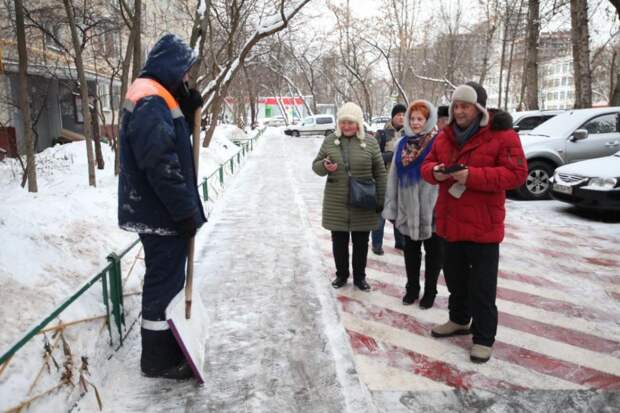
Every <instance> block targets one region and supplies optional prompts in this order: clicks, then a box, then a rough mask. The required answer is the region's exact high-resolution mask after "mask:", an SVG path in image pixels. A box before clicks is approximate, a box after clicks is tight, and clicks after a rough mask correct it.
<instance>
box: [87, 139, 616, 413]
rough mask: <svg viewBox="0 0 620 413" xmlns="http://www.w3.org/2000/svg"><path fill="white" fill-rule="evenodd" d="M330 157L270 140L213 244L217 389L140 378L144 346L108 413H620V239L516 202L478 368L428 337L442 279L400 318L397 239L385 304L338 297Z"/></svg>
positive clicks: (204, 249)
mask: <svg viewBox="0 0 620 413" xmlns="http://www.w3.org/2000/svg"><path fill="white" fill-rule="evenodd" d="M320 143H321V140H320V139H318V138H289V137H285V136H284V135H278V134H274V133H272V134H266V136H265V137H264V139H263V141H262V142H261V143H260V145H259V148H258V149H257V151H256V152H255V153H253V154H252V155H251V157H250V158H249V160H248V161H247V163H246V164H245V165H244V166H243V169H242V170H241V171H240V173H239V176H237V177H236V178H235V180H234V181H233V182H232V183H231V184H230V186H229V187H228V188H227V190H226V193H225V195H224V198H223V199H222V200H221V201H220V202H219V203H218V205H217V207H216V209H215V211H214V214H213V215H212V216H211V218H210V222H209V225H208V227H207V228H206V229H205V230H203V231H201V235H200V239H199V245H200V254H199V257H198V262H197V272H198V273H199V274H201V275H202V276H201V277H200V278H199V279H198V290H199V291H200V294H201V296H202V299H203V301H204V303H205V305H206V307H207V312H208V314H207V315H208V318H209V323H210V325H211V329H210V337H209V338H208V343H209V344H208V350H207V351H208V353H207V357H206V358H207V366H206V370H207V377H208V381H207V383H206V384H205V385H204V386H203V387H196V386H195V385H193V384H178V383H170V382H165V381H158V380H148V379H145V378H142V377H141V376H140V374H139V373H138V363H137V360H138V355H139V343H138V339H137V334H133V335H132V339H131V340H130V342H129V344H128V345H127V346H125V348H123V349H122V350H121V351H120V352H119V353H118V355H117V356H116V357H114V358H113V359H112V360H111V368H110V370H109V373H108V374H107V376H106V377H105V378H104V379H102V381H103V383H104V384H103V385H102V393H103V397H104V400H105V399H108V400H109V398H110V396H111V395H113V399H114V401H113V402H112V403H110V404H108V405H107V409H108V410H109V411H142V410H147V411H171V410H174V411H212V412H224V411H226V412H228V411H230V412H233V411H234V412H276V411H277V412H342V411H351V412H363V411H385V412H397V411H426V412H429V411H437V412H444V411H460V410H463V409H467V410H470V411H471V410H484V411H497V412H504V411H588V410H590V411H610V412H611V411H617V410H614V409H617V408H618V406H620V393H619V389H620V324H619V323H618V320H619V319H620V317H619V316H620V304H619V302H620V258H618V254H617V250H618V243H619V242H620V236H610V235H607V236H598V235H594V234H596V229H592V228H591V227H590V226H589V225H587V224H583V223H579V222H577V221H576V223H575V224H571V225H566V223H562V224H554V223H553V222H550V221H548V220H546V218H545V217H541V216H539V215H537V214H536V210H535V209H532V208H533V207H531V206H530V205H533V204H528V205H527V206H523V205H525V204H522V203H521V204H520V203H518V202H514V201H511V202H510V205H509V214H508V220H507V234H508V235H507V238H506V241H505V242H504V243H503V244H502V248H501V263H500V271H501V274H500V280H499V285H498V308H499V311H500V315H499V320H500V327H499V330H498V336H497V343H496V345H495V353H494V357H493V358H492V360H491V361H490V362H489V363H487V364H484V365H475V364H472V363H471V362H470V361H469V357H468V351H469V346H470V341H469V340H470V339H469V338H468V337H459V338H454V339H444V340H436V339H433V338H431V337H430V328H431V326H432V325H433V324H435V323H438V322H443V321H444V320H445V319H446V318H447V308H446V307H447V290H446V288H445V285H444V282H443V276H442V277H440V286H439V296H438V299H437V301H436V305H435V307H434V308H432V309H430V310H422V309H420V308H419V307H417V306H403V305H402V304H401V296H402V294H403V288H404V284H405V280H406V277H405V272H404V261H403V257H402V255H401V254H400V252H399V251H397V250H394V249H393V248H390V245H393V236H392V233H391V230H390V228H389V225H387V226H386V241H385V242H386V252H387V253H386V255H384V256H382V257H378V256H375V255H373V254H372V253H371V254H370V256H369V259H368V278H369V282H370V284H371V286H372V287H373V290H372V292H370V293H363V292H360V291H358V290H356V289H354V288H353V287H351V286H347V287H345V288H343V289H341V290H338V291H334V290H332V289H331V287H330V286H329V282H330V279H331V278H332V277H333V272H334V269H333V262H332V258H331V252H330V251H331V250H330V241H329V233H328V232H327V231H326V230H324V229H322V228H321V227H320V214H321V197H322V190H323V185H324V181H323V179H321V178H319V177H317V176H316V175H314V174H313V173H312V171H311V170H310V162H311V160H312V159H313V157H314V156H315V154H316V152H317V151H318V147H319V145H320ZM541 205H542V204H541ZM523 208H527V209H523ZM513 210H516V211H520V212H518V213H513V212H511V211H513ZM530 212H531V213H530ZM606 233H609V232H606ZM87 402H88V400H84V402H83V403H82V406H84V405H85V404H86V403H87ZM84 409H85V410H87V409H86V408H84Z"/></svg>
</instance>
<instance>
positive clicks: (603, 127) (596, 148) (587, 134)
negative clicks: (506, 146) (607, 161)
mask: <svg viewBox="0 0 620 413" xmlns="http://www.w3.org/2000/svg"><path fill="white" fill-rule="evenodd" d="M619 115H620V107H607V108H595V109H575V110H569V111H566V112H564V113H561V114H559V115H557V116H555V117H553V118H552V119H549V120H548V121H546V122H545V123H543V124H541V125H540V126H538V127H537V128H534V129H532V130H531V131H527V132H522V133H520V134H519V136H520V137H521V143H522V144H523V150H524V151H525V157H526V158H527V161H528V169H529V174H528V177H527V181H526V183H525V185H523V186H522V187H521V188H519V189H518V190H517V193H518V194H519V195H520V196H521V197H523V198H525V199H543V198H548V197H549V190H550V189H551V181H550V179H551V177H552V176H553V172H554V170H555V168H557V167H558V166H561V165H564V164H568V163H572V162H577V161H582V160H584V159H592V158H598V157H602V156H609V155H612V154H614V153H615V152H617V151H618V150H619V149H620V116H619Z"/></svg>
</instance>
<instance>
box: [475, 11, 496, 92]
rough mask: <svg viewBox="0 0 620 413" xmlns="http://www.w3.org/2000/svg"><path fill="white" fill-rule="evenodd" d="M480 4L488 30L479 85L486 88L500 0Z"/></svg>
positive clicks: (485, 32) (485, 33)
mask: <svg viewBox="0 0 620 413" xmlns="http://www.w3.org/2000/svg"><path fill="white" fill-rule="evenodd" d="M480 4H481V6H483V7H484V14H485V20H486V21H485V26H486V30H485V31H484V52H483V53H484V54H483V57H482V70H481V72H480V78H479V79H478V83H480V84H481V85H482V86H484V82H485V81H486V77H487V73H488V70H489V60H490V54H491V50H492V46H493V40H494V38H495V32H496V31H497V19H498V15H499V0H480Z"/></svg>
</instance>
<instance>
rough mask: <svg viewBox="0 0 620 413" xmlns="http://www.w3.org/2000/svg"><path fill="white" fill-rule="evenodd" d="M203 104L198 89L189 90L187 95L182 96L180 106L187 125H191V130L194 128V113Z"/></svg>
mask: <svg viewBox="0 0 620 413" xmlns="http://www.w3.org/2000/svg"><path fill="white" fill-rule="evenodd" d="M203 103H204V100H203V99H202V96H201V95H200V92H199V91H197V90H196V89H187V91H186V92H185V93H182V94H180V96H179V106H180V107H181V112H183V116H184V117H185V119H186V120H187V123H188V124H189V125H190V129H192V128H193V127H194V113H195V112H196V109H198V108H199V107H201V106H202V104H203Z"/></svg>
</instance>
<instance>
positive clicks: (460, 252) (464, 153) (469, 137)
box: [422, 82, 527, 363]
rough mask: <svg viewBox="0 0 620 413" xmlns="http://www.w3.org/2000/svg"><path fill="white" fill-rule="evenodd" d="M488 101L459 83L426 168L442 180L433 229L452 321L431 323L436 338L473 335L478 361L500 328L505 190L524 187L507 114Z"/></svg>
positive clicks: (478, 89) (523, 167) (431, 178)
mask: <svg viewBox="0 0 620 413" xmlns="http://www.w3.org/2000/svg"><path fill="white" fill-rule="evenodd" d="M486 99H487V94H486V91H485V90H484V88H483V87H482V86H480V85H479V84H477V83H475V82H468V83H467V84H464V85H461V86H459V87H457V88H456V90H455V91H454V93H453V95H452V102H451V104H450V107H449V123H448V125H447V126H446V127H444V128H443V129H442V130H441V131H440V132H439V135H438V136H437V138H436V139H435V144H434V145H433V149H432V151H431V153H430V154H429V155H428V156H427V158H426V159H425V161H424V164H423V165H422V176H423V178H424V179H425V180H427V181H428V182H430V183H433V184H439V198H438V199H437V204H436V206H435V219H436V232H437V234H438V235H439V236H441V237H442V238H445V240H446V241H447V242H446V249H445V257H446V260H445V263H444V270H443V271H444V276H445V279H446V284H447V286H448V290H449V291H450V299H449V310H450V319H449V321H448V322H447V323H445V324H441V325H437V326H435V327H433V329H432V335H433V336H434V337H449V336H453V335H460V334H470V333H472V334H473V343H474V344H473V347H472V349H471V354H470V358H471V360H472V361H473V362H476V363H484V362H486V361H488V360H489V358H491V354H492V351H493V343H494V341H495V334H496V332H497V307H496V306H495V296H496V290H497V272H498V264H499V243H500V242H502V240H503V239H504V217H505V215H506V211H505V209H504V203H505V200H506V195H505V191H506V190H509V189H513V188H517V187H519V186H521V185H522V184H523V183H524V181H525V179H526V177H527V162H526V160H525V155H524V154H523V148H522V147H521V142H520V140H519V136H518V135H517V134H516V133H515V132H514V131H513V129H512V119H511V117H510V115H508V114H507V113H504V112H499V113H497V114H496V115H495V116H493V117H492V119H491V116H490V115H489V113H488V111H487V110H486ZM472 320H473V321H472ZM470 322H471V326H470Z"/></svg>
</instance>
